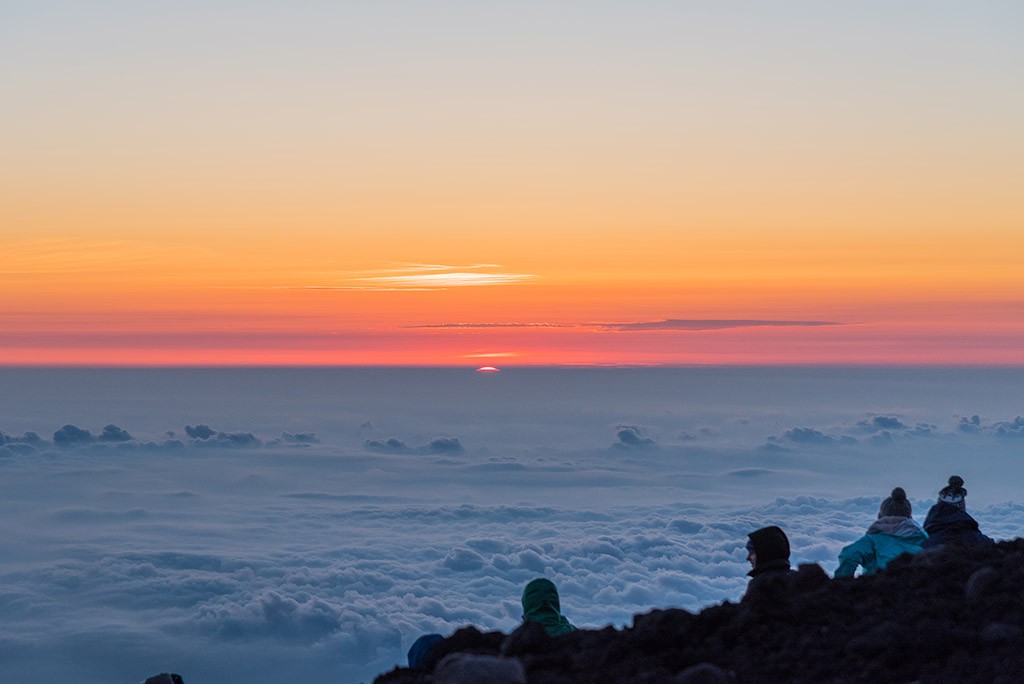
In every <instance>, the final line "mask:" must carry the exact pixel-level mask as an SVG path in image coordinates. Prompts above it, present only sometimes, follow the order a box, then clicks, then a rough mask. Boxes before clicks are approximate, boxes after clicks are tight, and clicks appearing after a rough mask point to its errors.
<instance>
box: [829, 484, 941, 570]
mask: <svg viewBox="0 0 1024 684" xmlns="http://www.w3.org/2000/svg"><path fill="white" fill-rule="evenodd" d="M911 516H912V508H911V505H910V501H909V500H908V499H907V493H906V492H905V491H904V490H903V488H902V487H896V488H895V489H893V490H892V494H891V495H890V496H888V497H886V498H885V499H883V500H882V505H881V506H880V507H879V509H878V519H877V520H875V522H873V523H872V524H871V526H870V527H869V528H868V531H867V533H866V534H864V536H862V537H861V538H860V539H858V540H857V541H855V542H853V543H852V544H850V545H848V546H846V547H844V548H843V550H842V551H840V552H839V567H838V568H836V577H850V576H852V575H853V573H854V572H855V571H856V570H857V566H860V567H861V568H863V570H862V573H863V574H865V575H870V574H873V573H875V572H878V571H879V570H881V569H882V568H884V567H885V566H886V565H888V564H889V561H891V560H892V559H893V558H896V557H897V556H901V555H903V554H904V553H917V552H918V551H920V550H921V548H922V546H921V545H922V544H923V543H924V542H925V540H926V539H927V538H928V534H927V533H926V532H925V530H923V529H922V528H921V525H920V524H918V522H917V521H916V520H914V519H913V517H911Z"/></svg>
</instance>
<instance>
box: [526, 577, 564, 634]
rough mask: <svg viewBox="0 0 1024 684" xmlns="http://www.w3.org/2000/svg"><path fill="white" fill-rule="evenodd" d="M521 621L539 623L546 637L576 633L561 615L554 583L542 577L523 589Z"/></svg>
mask: <svg viewBox="0 0 1024 684" xmlns="http://www.w3.org/2000/svg"><path fill="white" fill-rule="evenodd" d="M523 621H524V622H536V623H539V624H540V625H541V626H542V627H544V631H545V632H547V633H548V636H560V635H562V634H568V633H569V632H575V631H576V627H575V626H573V624H572V623H571V622H569V621H568V620H567V619H566V618H565V616H564V615H562V607H561V603H560V601H559V600H558V589H557V588H555V583H554V582H552V581H551V580H549V579H546V578H544V577H539V578H537V579H535V580H533V581H531V582H530V583H529V584H527V585H526V588H525V589H523Z"/></svg>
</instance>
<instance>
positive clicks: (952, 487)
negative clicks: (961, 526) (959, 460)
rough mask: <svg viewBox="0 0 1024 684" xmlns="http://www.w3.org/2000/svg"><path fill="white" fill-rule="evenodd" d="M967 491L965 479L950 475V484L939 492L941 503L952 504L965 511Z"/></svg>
mask: <svg viewBox="0 0 1024 684" xmlns="http://www.w3.org/2000/svg"><path fill="white" fill-rule="evenodd" d="M966 499H967V490H966V489H964V478H962V477H960V476H959V475H950V476H949V484H948V485H947V486H945V487H943V488H942V489H940V490H939V501H945V502H946V503H951V504H953V505H954V506H957V507H958V508H960V510H963V509H965V508H967V501H966Z"/></svg>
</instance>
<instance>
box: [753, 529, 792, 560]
mask: <svg viewBox="0 0 1024 684" xmlns="http://www.w3.org/2000/svg"><path fill="white" fill-rule="evenodd" d="M747 536H748V537H750V542H749V543H748V544H747V551H748V552H749V554H750V555H749V556H748V558H749V557H751V556H752V557H753V560H752V561H751V563H753V565H754V567H755V568H757V567H762V566H764V565H765V564H766V563H780V562H785V563H787V564H788V563H789V538H788V537H786V533H785V532H783V531H782V529H781V528H779V527H777V526H775V525H770V526H769V527H762V528H761V529H759V530H755V531H753V532H751V533H750V534H748V535H747Z"/></svg>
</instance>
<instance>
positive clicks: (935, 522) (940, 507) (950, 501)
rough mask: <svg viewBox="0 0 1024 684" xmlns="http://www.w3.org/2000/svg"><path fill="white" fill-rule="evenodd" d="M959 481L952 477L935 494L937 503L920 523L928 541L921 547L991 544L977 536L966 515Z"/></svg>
mask: <svg viewBox="0 0 1024 684" xmlns="http://www.w3.org/2000/svg"><path fill="white" fill-rule="evenodd" d="M963 484H964V481H963V478H961V477H959V476H957V475H953V476H952V477H950V478H949V485H948V486H946V487H943V488H942V489H941V490H940V491H939V500H938V502H936V504H935V505H934V506H932V507H931V510H929V511H928V517H926V518H925V520H924V530H925V532H927V533H928V539H927V540H926V541H925V542H924V544H922V547H923V548H926V549H930V548H938V547H941V546H945V545H947V544H956V545H959V546H991V545H992V544H994V543H995V542H994V541H992V538H991V537H988V536H986V535H984V534H982V533H981V530H980V528H979V526H978V521H977V520H975V519H974V518H972V517H971V516H970V515H969V514H968V513H967V490H966V489H964V487H963Z"/></svg>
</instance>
